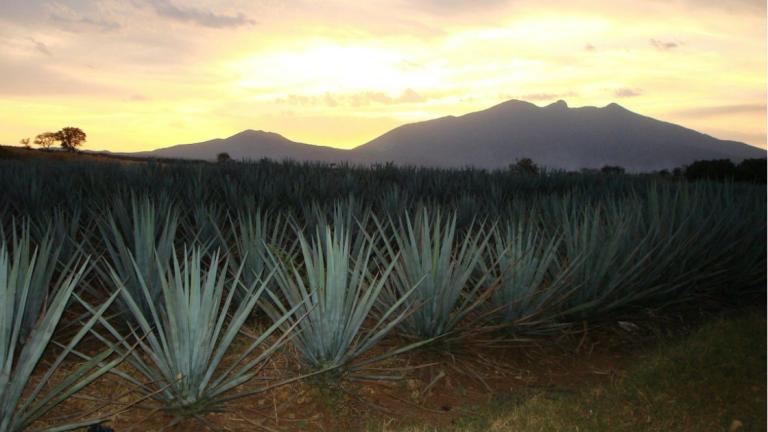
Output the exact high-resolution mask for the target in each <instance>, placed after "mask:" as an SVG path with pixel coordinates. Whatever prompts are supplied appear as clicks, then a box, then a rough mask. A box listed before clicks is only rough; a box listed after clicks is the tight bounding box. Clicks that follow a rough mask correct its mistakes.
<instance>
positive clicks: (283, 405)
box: [40, 317, 688, 432]
mask: <svg viewBox="0 0 768 432" xmlns="http://www.w3.org/2000/svg"><path fill="white" fill-rule="evenodd" d="M687 322H688V320H686V323H687ZM687 326H688V324H686V325H683V324H682V322H681V321H680V320H679V319H678V318H676V317H666V318H664V319H660V318H658V317H644V318H642V319H641V320H639V321H634V322H624V321H616V322H609V323H604V324H601V325H598V326H590V327H589V329H587V327H586V326H584V327H581V326H578V325H576V326H573V327H571V328H570V329H569V330H567V331H563V332H560V333H558V334H556V335H552V336H549V337H544V338H536V339H535V341H533V340H531V341H526V340H524V339H522V340H521V339H519V338H515V340H498V339H496V340H493V341H490V340H482V341H478V340H473V341H472V342H471V343H470V342H467V341H465V342H463V343H459V344H454V345H453V346H452V347H451V348H450V350H449V351H446V349H445V347H441V346H440V345H439V344H438V345H436V346H434V347H432V348H431V349H421V350H419V351H414V352H410V353H407V354H404V355H401V356H398V357H394V358H391V359H389V360H387V361H384V362H382V363H377V364H375V365H374V368H372V369H366V370H364V371H361V372H359V373H357V374H354V375H351V376H346V377H343V378H339V377H334V376H327V375H326V376H320V377H314V378H308V379H304V380H301V381H298V382H294V383H291V384H288V385H285V386H282V387H279V388H275V389H273V390H270V391H267V392H264V393H261V394H259V395H256V396H250V397H246V398H242V399H238V400H235V401H233V402H230V403H229V404H228V405H227V406H225V407H223V409H221V410H220V411H219V412H208V413H206V414H205V415H203V416H200V417H198V418H187V419H184V420H182V421H180V422H178V423H177V424H173V423H174V420H175V417H174V416H173V415H172V414H171V413H166V412H164V411H163V410H162V409H161V406H160V404H159V403H157V402H155V401H153V400H151V399H143V398H142V397H141V395H140V394H138V393H137V392H135V391H134V390H133V389H132V388H131V387H130V386H128V385H126V383H125V382H124V381H122V380H121V379H120V378H119V377H116V376H113V375H108V376H104V377H102V378H100V379H99V380H97V381H96V382H94V383H93V384H91V385H90V386H89V387H87V388H86V389H85V390H84V391H82V392H80V393H79V394H78V395H77V396H75V397H73V398H70V399H68V400H67V401H65V402H64V403H63V404H61V405H60V406H59V407H57V408H56V410H55V411H54V412H52V413H51V414H49V415H48V416H47V417H46V419H45V421H43V422H41V424H40V425H41V426H42V425H45V424H52V423H54V422H61V421H68V422H71V421H73V420H82V419H91V418H99V417H102V418H106V419H107V420H106V421H105V422H104V423H103V424H104V425H105V426H108V427H110V428H113V429H114V430H115V431H116V432H123V431H156V430H169V431H190V430H199V431H214V430H231V431H252V430H265V431H307V430H317V431H340V430H350V431H358V430H359V431H365V430H390V429H396V428H398V427H403V426H407V425H411V424H422V425H424V424H427V425H433V426H441V425H449V424H451V422H453V421H455V420H456V419H457V418H459V417H461V416H463V415H466V414H467V413H471V411H472V409H473V406H478V405H480V404H485V403H488V402H489V401H490V400H491V399H493V398H494V397H496V396H497V395H501V394H503V395H506V396H508V395H510V394H516V393H517V392H519V393H520V394H521V395H523V394H525V392H527V391H530V390H535V389H538V390H542V389H544V390H547V391H548V392H572V391H574V390H575V389H577V388H578V387H580V386H582V385H585V384H588V383H589V382H591V381H594V380H600V379H611V377H615V376H618V375H620V374H622V371H623V370H624V369H625V368H626V367H627V366H628V365H629V364H631V362H632V361H633V360H635V359H636V358H637V357H638V356H639V355H642V353H643V351H644V350H647V348H648V347H649V346H652V345H654V344H655V343H657V342H658V341H659V340H660V338H663V337H664V336H665V335H664V334H663V333H665V332H666V333H669V332H672V331H674V332H681V331H685V328H687ZM670 329H674V330H670ZM242 337H243V342H245V341H246V340H247V336H245V335H244V336H242ZM388 349H392V346H390V347H387V346H381V347H378V348H377V350H376V352H374V353H371V355H375V354H379V353H383V352H385V351H386V350H388ZM235 350H236V348H235ZM42 366H44V365H42ZM74 367H76V363H72V364H70V365H64V367H62V368H61V369H60V371H59V372H58V376H63V375H64V374H66V373H67V370H70V369H71V368H74ZM121 367H122V368H123V370H128V369H127V365H126V364H124V365H123V366H121ZM301 373H302V371H301V370H300V367H299V364H298V361H297V360H296V355H295V353H293V352H291V349H290V348H285V349H284V350H283V351H281V352H279V353H278V354H277V355H275V356H274V357H273V359H272V360H271V361H270V364H269V365H268V366H267V367H266V368H265V369H264V370H263V371H262V373H261V375H263V376H264V377H272V378H278V377H279V378H286V377H289V376H296V375H300V374H301ZM366 375H377V376H380V375H386V376H391V377H392V379H387V380H383V379H377V380H366V379H365V378H366V377H365V376H366ZM260 385H264V381H262V380H258V379H255V380H252V381H251V382H249V383H246V384H244V385H243V386H241V388H238V389H237V390H238V391H245V390H248V389H254V388H258V387H259V386H260ZM78 414H79V415H78Z"/></svg>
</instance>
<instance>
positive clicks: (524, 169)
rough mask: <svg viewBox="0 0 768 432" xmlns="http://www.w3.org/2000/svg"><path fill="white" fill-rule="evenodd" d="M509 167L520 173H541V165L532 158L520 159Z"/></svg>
mask: <svg viewBox="0 0 768 432" xmlns="http://www.w3.org/2000/svg"><path fill="white" fill-rule="evenodd" d="M509 169H510V170H512V171H514V172H516V173H518V174H528V175H536V174H538V173H539V167H538V166H536V164H535V163H533V160H531V159H530V158H522V159H518V160H517V161H516V162H515V164H514V165H510V166H509Z"/></svg>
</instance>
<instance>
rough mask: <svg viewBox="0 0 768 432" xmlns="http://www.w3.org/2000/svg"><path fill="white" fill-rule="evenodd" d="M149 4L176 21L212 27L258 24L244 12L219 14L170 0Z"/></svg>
mask: <svg viewBox="0 0 768 432" xmlns="http://www.w3.org/2000/svg"><path fill="white" fill-rule="evenodd" d="M147 4H149V6H150V7H151V8H152V9H153V10H154V11H155V12H156V13H157V14H158V15H160V16H162V17H165V18H169V19H172V20H174V21H180V22H186V23H191V24H196V25H199V26H202V27H210V28H231V27H241V26H244V25H253V24H256V22H255V21H253V20H252V19H250V18H248V17H247V16H245V15H244V14H242V13H238V14H237V15H224V14H217V13H214V12H211V11H208V10H203V9H197V8H192V7H179V6H176V5H174V4H173V3H171V2H170V0H148V2H147Z"/></svg>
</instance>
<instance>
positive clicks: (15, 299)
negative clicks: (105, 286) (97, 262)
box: [0, 240, 120, 432]
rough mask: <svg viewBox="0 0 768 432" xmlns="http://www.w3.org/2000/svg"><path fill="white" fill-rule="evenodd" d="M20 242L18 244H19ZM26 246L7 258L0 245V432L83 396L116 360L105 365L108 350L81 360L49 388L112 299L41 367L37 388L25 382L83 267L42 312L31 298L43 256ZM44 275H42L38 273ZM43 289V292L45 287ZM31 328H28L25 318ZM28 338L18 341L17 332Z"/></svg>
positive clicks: (54, 292) (67, 277)
mask: <svg viewBox="0 0 768 432" xmlns="http://www.w3.org/2000/svg"><path fill="white" fill-rule="evenodd" d="M23 242H24V240H22V243H23ZM26 247H27V246H26V245H24V246H21V247H17V248H16V250H15V251H14V252H13V254H12V256H11V253H10V252H9V251H8V249H7V248H6V247H5V246H4V245H0V431H1V432H15V431H22V430H25V429H26V428H27V427H29V426H30V425H31V424H32V423H33V422H35V421H36V420H38V419H40V418H41V417H42V416H43V415H45V414H46V413H47V412H49V411H50V410H52V409H53V408H54V407H56V406H57V405H58V404H60V403H61V402H62V401H64V400H65V399H67V398H69V397H70V396H72V395H73V394H75V393H77V392H78V391H80V390H82V389H83V388H84V387H85V386H87V385H88V384H90V383H91V382H93V381H94V380H95V379H97V378H98V377H100V376H101V375H103V374H104V373H106V372H108V371H109V370H111V369H112V368H113V367H114V366H115V365H116V364H117V363H119V361H120V359H119V358H117V359H113V360H109V357H110V356H111V354H112V351H111V350H106V351H103V352H101V353H99V354H97V355H96V356H94V357H86V358H85V361H84V363H82V364H81V365H80V366H78V367H76V368H74V369H73V370H70V371H68V372H67V375H66V377H65V378H63V379H62V380H61V381H59V382H56V383H49V380H50V379H51V377H52V376H53V374H54V373H55V372H56V371H57V370H58V369H59V368H60V367H61V365H62V362H63V361H64V360H65V359H66V358H68V357H70V355H72V354H73V353H74V349H75V347H76V346H77V345H78V344H79V343H80V341H81V340H82V339H83V337H85V336H86V335H87V334H88V333H89V332H90V331H91V330H92V329H93V327H94V325H95V324H96V323H97V322H98V320H99V319H100V318H101V315H102V314H103V313H104V311H105V310H106V309H107V307H108V306H109V305H110V303H111V302H112V300H113V299H114V296H113V297H112V298H110V299H109V300H107V301H106V302H104V303H103V304H102V305H101V306H100V307H99V308H98V309H97V310H95V311H94V314H93V315H92V316H91V317H89V318H88V319H87V320H85V322H83V323H82V324H81V326H80V328H79V329H78V330H77V332H76V334H75V335H74V336H73V337H72V338H71V339H70V340H69V342H67V343H66V344H65V345H61V350H60V352H58V353H57V354H55V355H54V356H53V359H52V360H51V361H50V362H49V363H47V366H45V367H44V372H43V374H42V376H40V377H39V381H38V382H39V383H38V384H35V385H31V383H30V379H31V377H32V374H33V372H35V370H36V368H37V366H38V364H39V363H40V361H41V358H42V356H43V354H44V353H45V352H46V350H47V349H48V348H49V346H50V345H51V343H52V336H53V333H54V330H55V329H56V327H57V326H58V325H59V322H60V321H61V318H62V314H63V313H64V310H65V308H66V306H67V304H68V303H69V300H70V299H71V298H72V297H73V296H75V294H73V293H74V290H75V288H76V287H77V285H78V283H79V282H80V281H81V280H82V278H83V276H84V274H85V272H86V270H87V268H88V265H87V263H82V264H81V265H78V266H75V267H74V268H73V269H72V270H71V271H68V272H67V273H66V274H65V275H63V276H62V278H61V279H59V280H58V281H57V282H56V284H55V285H53V287H52V289H51V292H52V295H51V299H50V300H49V302H48V305H47V307H46V308H44V309H43V308H40V305H39V304H35V302H36V301H37V300H39V298H38V297H37V295H38V293H35V292H33V291H34V290H35V289H39V288H40V287H39V286H38V287H36V286H35V284H37V283H39V279H38V278H39V276H38V275H37V274H38V273H37V271H38V269H39V268H38V267H37V262H38V260H40V261H43V260H45V259H46V257H43V256H42V254H43V253H44V251H43V250H35V251H34V252H31V253H30V252H29V251H28V250H26ZM43 271H44V272H45V270H43ZM46 288H47V287H46ZM29 316H31V317H32V318H33V321H34V322H35V326H34V327H32V328H29V327H25V326H28V324H29V322H28V320H27V319H26V317H29ZM24 331H26V332H27V337H26V338H23V337H22V332H24ZM87 424H88V422H85V423H79V424H70V425H64V426H60V427H59V428H58V429H57V430H69V429H75V428H78V427H83V426H85V425H87Z"/></svg>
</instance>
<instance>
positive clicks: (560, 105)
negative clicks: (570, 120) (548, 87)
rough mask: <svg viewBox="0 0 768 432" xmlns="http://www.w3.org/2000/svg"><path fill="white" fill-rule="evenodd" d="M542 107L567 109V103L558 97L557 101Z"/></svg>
mask: <svg viewBox="0 0 768 432" xmlns="http://www.w3.org/2000/svg"><path fill="white" fill-rule="evenodd" d="M544 108H555V109H567V108H568V103H566V102H565V101H564V100H562V99H560V100H558V101H557V102H552V103H551V104H549V105H547V106H545V107H544Z"/></svg>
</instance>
